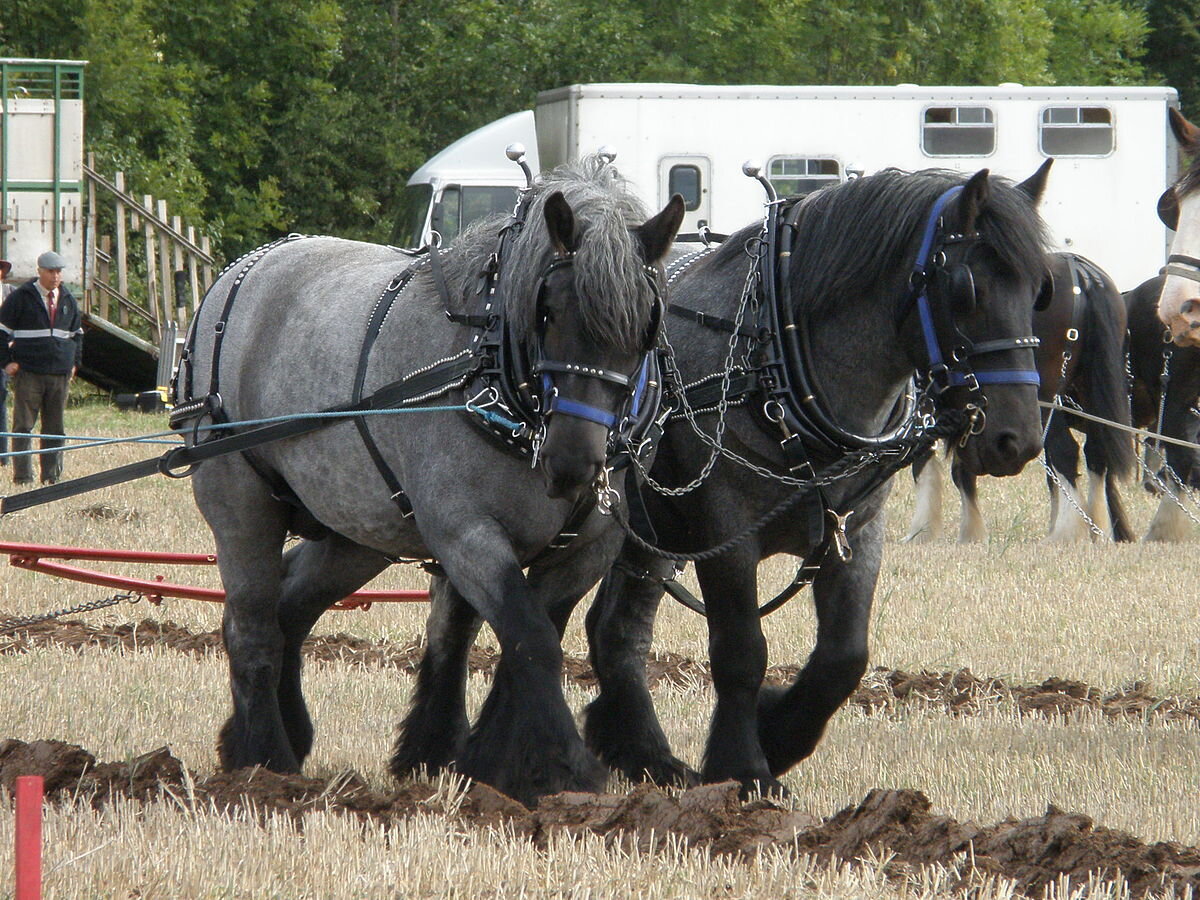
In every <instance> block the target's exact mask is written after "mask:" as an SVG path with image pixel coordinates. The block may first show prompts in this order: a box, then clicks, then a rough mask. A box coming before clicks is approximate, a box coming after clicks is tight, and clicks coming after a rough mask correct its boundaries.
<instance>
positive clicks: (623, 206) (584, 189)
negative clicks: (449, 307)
mask: <svg viewBox="0 0 1200 900" xmlns="http://www.w3.org/2000/svg"><path fill="white" fill-rule="evenodd" d="M532 191H533V196H532V200H531V202H530V205H529V209H528V211H527V213H526V216H525V225H524V227H523V228H522V229H521V231H520V233H519V234H517V235H516V236H515V238H514V239H513V240H512V241H511V242H510V243H509V245H508V248H507V250H506V255H505V258H504V260H503V261H502V263H501V265H502V270H501V273H500V282H501V285H502V288H501V290H502V292H503V295H504V298H505V301H504V302H505V311H506V313H507V315H508V316H509V321H510V322H511V323H512V327H513V328H514V329H515V330H516V333H517V334H518V335H519V336H520V337H521V338H524V337H525V336H526V335H527V333H528V332H529V331H530V330H531V329H532V328H533V326H534V324H535V322H534V319H535V317H536V315H537V296H536V290H537V284H538V280H539V279H540V277H541V275H542V273H543V271H544V270H545V268H546V266H547V265H548V264H549V263H550V261H551V260H552V259H553V258H554V248H553V247H552V246H551V242H550V236H549V233H548V231H547V229H546V220H545V217H544V215H543V209H544V207H545V205H546V200H547V199H548V198H549V197H550V196H551V195H552V194H553V193H554V192H555V191H561V192H562V194H563V197H564V198H565V199H566V201H567V203H569V204H570V206H571V211H572V212H573V213H574V215H575V233H576V235H577V239H578V242H579V246H578V249H577V250H576V253H575V258H574V259H575V264H574V271H575V289H576V293H577V294H578V296H579V302H580V303H581V304H582V310H581V312H582V319H583V324H584V330H585V332H586V334H587V336H588V337H589V338H590V339H591V340H592V341H594V342H596V343H598V344H601V345H604V346H610V347H613V348H614V349H617V350H619V351H621V352H628V353H633V352H637V351H638V350H639V349H641V344H642V342H643V340H644V335H645V333H646V330H647V328H648V327H649V324H650V315H651V312H652V308H653V307H652V304H653V298H652V292H651V290H650V287H649V285H648V284H647V282H646V278H645V275H644V274H643V267H644V265H645V263H644V261H643V259H642V256H641V251H640V249H639V246H638V242H637V238H636V237H635V235H634V234H633V232H632V231H631V229H633V228H635V227H637V226H638V225H641V224H642V223H643V222H644V221H645V220H646V219H647V218H648V214H647V213H646V210H645V207H644V206H643V205H642V203H641V201H640V200H638V199H637V197H636V196H635V195H634V194H633V191H632V190H631V188H630V187H629V184H628V182H626V180H625V179H624V178H622V177H621V175H620V174H619V173H618V172H617V170H616V169H615V168H613V166H612V165H610V164H606V163H605V161H604V160H603V159H601V158H600V157H598V156H588V157H585V158H584V159H582V160H580V161H579V162H578V163H575V164H566V165H562V166H559V167H557V168H555V169H553V170H552V171H550V172H546V173H543V174H542V175H539V176H538V177H537V178H536V179H535V181H534V185H533V188H532ZM507 221H508V217H505V216H493V217H490V218H488V219H485V220H483V221H481V222H478V223H475V224H474V225H472V226H470V227H468V228H467V229H465V230H464V231H463V233H462V235H460V237H459V239H458V241H456V242H455V244H454V246H453V247H452V248H451V251H450V252H448V253H447V254H446V257H445V271H446V280H447V286H448V288H449V290H450V293H451V296H452V297H455V298H461V299H462V301H463V302H464V303H470V297H471V296H472V295H473V294H474V292H475V290H476V288H477V287H478V284H479V274H480V272H482V271H483V269H484V266H485V265H486V263H487V260H488V257H489V256H491V254H492V253H493V252H494V251H495V249H496V247H497V242H498V238H499V233H500V229H501V228H502V227H503V226H504V224H505V223H506V222H507Z"/></svg>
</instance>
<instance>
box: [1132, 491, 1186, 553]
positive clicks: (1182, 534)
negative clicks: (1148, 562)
mask: <svg viewBox="0 0 1200 900" xmlns="http://www.w3.org/2000/svg"><path fill="white" fill-rule="evenodd" d="M1164 480H1165V481H1166V486H1165V490H1164V491H1163V494H1162V498H1161V499H1160V500H1159V501H1158V509H1157V510H1155V511H1154V518H1153V519H1151V520H1150V527H1149V528H1147V529H1146V537H1145V538H1144V540H1147V541H1161V542H1163V543H1179V542H1180V541H1185V540H1187V538H1188V535H1189V533H1190V532H1191V524H1190V522H1189V521H1188V517H1187V513H1186V512H1184V510H1183V507H1182V506H1181V505H1180V504H1182V503H1183V502H1185V500H1184V498H1182V497H1180V496H1179V493H1178V492H1179V488H1178V487H1177V486H1176V485H1175V484H1173V483H1172V482H1171V480H1170V478H1169V476H1168V478H1167V479H1164Z"/></svg>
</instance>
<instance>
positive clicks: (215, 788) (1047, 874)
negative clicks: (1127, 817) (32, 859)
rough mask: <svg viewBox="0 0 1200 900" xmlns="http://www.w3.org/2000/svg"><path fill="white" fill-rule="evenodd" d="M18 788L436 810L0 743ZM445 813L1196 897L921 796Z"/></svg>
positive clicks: (287, 782)
mask: <svg viewBox="0 0 1200 900" xmlns="http://www.w3.org/2000/svg"><path fill="white" fill-rule="evenodd" d="M20 775H41V776H43V778H44V779H45V784H46V792H47V797H48V800H49V802H51V803H69V802H80V803H87V804H90V805H91V806H92V807H94V808H101V807H103V806H104V805H105V804H107V803H109V802H110V801H111V800H112V799H113V798H114V797H127V798H131V799H134V800H137V801H140V802H144V803H151V802H156V801H167V802H171V803H175V804H179V805H181V806H183V807H185V808H195V809H199V810H205V809H213V810H217V811H221V810H227V809H230V808H237V809H246V810H251V811H253V812H254V814H255V815H258V816H263V815H266V814H267V813H277V814H281V815H284V816H288V817H291V818H292V819H293V821H294V822H295V824H296V826H297V827H298V828H303V827H304V814H305V813H306V812H308V811H312V810H332V811H336V812H340V813H344V814H347V815H353V816H358V817H363V818H369V819H372V820H374V821H376V822H379V823H383V824H388V823H392V822H397V821H400V820H402V819H404V818H406V817H408V816H411V815H413V814H414V813H416V812H417V811H418V810H421V811H424V812H429V811H430V810H431V808H436V807H435V806H434V805H433V804H434V803H435V802H436V801H435V800H434V798H435V794H436V793H437V791H436V789H435V788H434V787H433V786H432V785H430V784H428V783H423V782H406V783H404V784H401V785H400V786H399V787H398V789H397V790H396V791H393V792H379V791H374V790H372V789H371V788H370V787H369V786H368V785H367V784H366V782H364V781H363V779H362V778H361V777H359V776H358V775H356V774H355V773H352V772H351V773H345V774H342V775H339V776H337V777H336V778H332V779H318V778H307V777H304V776H300V775H279V774H276V773H272V772H266V771H263V770H261V769H243V770H240V771H237V772H231V773H218V774H214V775H211V776H209V777H206V778H205V777H199V776H197V775H195V774H191V775H190V781H191V784H190V785H189V783H188V780H189V779H188V775H187V774H186V773H185V772H184V768H183V765H182V764H181V763H180V762H179V760H177V759H175V758H174V757H173V756H172V755H171V754H170V753H169V752H168V751H167V750H166V749H165V748H164V749H159V750H154V751H150V752H149V753H145V754H143V755H141V756H138V757H136V758H134V759H133V760H132V761H129V762H117V763H113V762H97V760H96V759H95V757H94V756H92V754H90V753H88V752H87V751H86V750H84V749H83V748H82V747H78V746H75V745H71V744H66V743H62V742H59V741H34V742H31V743H25V742H23V741H19V740H13V739H9V740H4V741H0V785H2V786H3V787H4V788H6V789H7V790H8V791H9V792H10V794H11V791H12V788H13V784H14V782H15V779H16V778H17V777H18V776H20ZM445 812H446V814H447V815H449V816H452V817H454V818H455V819H457V820H459V821H461V822H463V823H464V824H467V825H474V826H483V827H486V826H490V825H498V824H505V825H508V826H509V827H511V828H512V831H513V833H515V834H516V835H518V836H521V837H523V838H524V839H528V840H531V841H533V842H535V843H536V844H538V845H539V846H542V845H544V844H545V843H546V841H547V839H548V837H549V836H550V835H551V834H552V833H554V832H555V831H558V830H562V829H566V830H568V831H573V832H584V831H590V832H593V833H595V834H599V835H602V836H604V837H605V838H606V839H608V840H611V841H614V842H622V843H624V844H636V845H638V846H639V847H640V848H641V849H642V850H643V851H651V850H652V849H653V847H654V846H655V844H654V842H655V841H656V840H657V841H658V845H659V846H661V844H662V838H663V836H664V835H674V836H677V837H679V838H682V839H683V840H685V841H686V842H687V843H688V844H690V845H691V846H693V847H696V848H700V849H704V850H708V851H710V852H712V853H715V854H721V855H728V856H733V857H737V858H749V857H752V856H753V854H755V853H757V852H758V851H759V850H762V849H764V848H782V849H784V850H785V851H786V852H794V853H806V854H811V855H813V856H815V857H817V858H818V859H822V860H827V861H854V860H856V859H859V858H862V857H863V856H864V855H869V856H870V857H871V858H873V859H875V860H878V859H888V860H889V861H888V863H887V869H888V874H890V875H893V876H898V877H903V876H904V875H905V874H906V873H908V872H910V871H911V870H912V869H913V868H914V867H918V866H923V865H930V864H940V865H942V866H945V867H947V868H949V869H950V870H951V871H952V872H954V873H955V874H956V876H957V878H958V880H959V885H957V886H959V887H962V888H964V889H969V888H971V887H972V886H973V885H977V884H979V883H980V882H981V880H983V879H985V878H988V877H994V876H1002V877H1005V878H1010V879H1012V880H1014V881H1015V882H1016V884H1017V885H1018V887H1019V889H1020V890H1021V891H1022V892H1023V893H1025V894H1026V895H1028V896H1031V897H1032V896H1039V895H1040V894H1041V892H1042V890H1043V889H1044V888H1045V887H1046V886H1047V885H1050V884H1052V883H1054V882H1061V881H1063V880H1065V881H1067V882H1068V883H1071V884H1081V883H1086V882H1087V880H1088V879H1089V877H1091V876H1094V875H1096V874H1100V875H1101V876H1103V877H1104V878H1106V879H1112V880H1123V881H1125V882H1126V883H1128V885H1129V887H1130V889H1131V892H1132V894H1133V895H1134V896H1135V897H1137V896H1142V895H1144V894H1146V893H1147V892H1149V891H1157V892H1161V891H1164V889H1165V890H1169V891H1170V892H1171V893H1173V894H1174V895H1176V896H1181V897H1182V896H1184V895H1185V893H1186V892H1187V891H1188V890H1189V889H1191V890H1192V891H1197V890H1200V849H1197V848H1194V847H1185V846H1182V845H1179V844H1176V843H1162V842H1160V843H1156V844H1146V843H1144V842H1142V841H1140V840H1138V839H1137V838H1135V837H1133V836H1131V835H1129V834H1126V833H1124V832H1120V831H1115V830H1112V829H1108V828H1104V827H1101V826H1097V825H1095V824H1094V823H1093V822H1092V820H1091V819H1089V818H1088V817H1087V816H1082V815H1072V814H1070V813H1066V812H1063V811H1061V810H1058V809H1055V808H1054V807H1050V808H1048V809H1047V810H1046V813H1045V814H1044V815H1041V816H1037V817H1034V818H1029V819H1022V820H1016V819H1005V820H1004V821H1002V822H998V823H996V824H994V825H986V826H979V825H976V824H974V823H972V822H959V821H957V820H955V819H952V818H949V817H947V816H939V815H935V814H933V813H932V812H931V804H930V801H929V800H928V799H927V798H926V797H925V796H924V795H923V794H922V793H920V792H919V791H908V790H880V789H877V790H873V791H871V792H870V793H869V794H868V795H867V796H866V797H865V798H864V799H863V801H862V802H861V803H859V804H858V805H857V806H853V807H847V808H846V809H843V810H842V811H841V812H839V813H837V814H835V815H833V816H830V817H829V818H827V819H824V820H819V819H816V818H814V817H813V816H811V815H808V814H806V813H802V812H797V811H794V810H789V809H785V808H783V807H780V806H777V805H775V804H773V803H770V802H768V801H764V800H757V801H753V802H750V803H743V802H741V801H739V799H738V790H737V786H736V785H734V784H732V783H730V784H717V785H706V786H704V787H700V788H695V789H692V790H688V791H684V792H682V793H677V794H671V793H666V792H664V791H661V790H659V789H657V788H653V787H650V786H647V785H642V786H639V787H637V788H634V789H633V790H632V791H630V792H629V793H628V794H625V795H614V794H557V795H554V796H551V797H546V798H544V799H543V800H542V802H541V804H540V805H539V806H538V807H537V808H536V809H533V810H528V809H526V808H525V807H523V806H521V805H520V804H518V803H516V802H515V801H513V800H510V799H509V798H507V797H505V796H503V795H502V794H499V793H497V792H495V791H493V790H491V789H490V788H488V787H486V786H484V785H478V784H476V785H473V786H471V787H470V788H469V790H468V792H467V794H466V796H465V797H463V798H462V801H461V802H456V803H453V804H448V805H447V807H446V810H445Z"/></svg>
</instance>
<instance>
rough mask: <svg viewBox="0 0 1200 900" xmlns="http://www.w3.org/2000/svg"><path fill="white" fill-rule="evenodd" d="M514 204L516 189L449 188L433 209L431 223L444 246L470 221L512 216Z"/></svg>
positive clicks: (483, 186) (499, 186) (480, 186)
mask: <svg viewBox="0 0 1200 900" xmlns="http://www.w3.org/2000/svg"><path fill="white" fill-rule="evenodd" d="M516 202H517V189H516V188H515V187H511V186H508V185H491V184H488V185H462V186H459V185H448V186H447V187H446V188H445V189H444V190H443V191H442V197H441V200H439V201H438V203H437V206H435V207H434V210H433V217H432V219H431V224H432V226H433V229H434V230H435V231H437V232H438V234H440V235H441V236H442V245H443V246H445V245H447V244H450V243H452V242H453V241H455V240H457V239H458V236H459V235H460V234H461V233H462V231H463V229H464V228H466V227H467V226H468V225H470V224H472V223H473V222H477V221H479V220H480V219H485V218H487V217H488V216H492V215H496V214H502V215H507V214H508V213H511V212H512V211H513V206H514V205H515V204H516Z"/></svg>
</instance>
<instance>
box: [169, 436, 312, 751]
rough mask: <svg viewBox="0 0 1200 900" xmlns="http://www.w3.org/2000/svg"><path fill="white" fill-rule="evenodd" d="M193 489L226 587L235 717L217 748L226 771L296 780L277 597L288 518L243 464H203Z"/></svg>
mask: <svg viewBox="0 0 1200 900" xmlns="http://www.w3.org/2000/svg"><path fill="white" fill-rule="evenodd" d="M192 489H193V492H194V493H195V497H196V505H197V506H198V507H199V508H200V512H201V513H202V514H203V515H204V518H205V519H206V520H207V522H208V524H209V527H210V528H211V529H212V532H213V537H214V538H215V539H216V544H217V561H218V567H219V569H220V572H221V581H222V583H223V584H224V586H225V607H224V612H223V614H222V622H221V629H222V635H223V637H224V641H225V651H226V653H227V655H228V657H229V683H230V691H231V693H232V696H233V714H232V715H231V716H230V717H229V719H228V720H227V721H226V722H225V725H224V726H223V727H222V728H221V733H220V737H219V738H218V742H217V749H218V754H219V756H220V760H221V766H222V768H224V769H225V770H227V771H229V770H233V769H240V768H243V767H245V766H264V767H265V768H268V769H271V770H274V771H277V772H298V771H299V770H300V761H299V760H298V759H297V758H296V753H295V751H294V750H293V749H292V743H291V740H290V739H289V737H288V734H287V731H286V729H285V728H284V725H283V719H282V716H281V714H280V710H279V676H280V672H281V670H282V666H283V632H282V630H281V629H280V627H279V597H280V588H281V582H282V577H283V554H282V549H283V541H284V538H285V537H286V535H287V525H288V521H289V519H290V517H291V510H290V509H289V508H288V507H287V506H286V505H285V504H283V503H281V502H279V501H278V500H275V499H274V498H273V497H272V496H271V491H270V489H269V487H268V486H267V485H266V483H265V482H264V481H263V480H262V479H261V478H259V476H258V475H257V474H256V473H255V472H254V471H253V470H252V469H251V468H250V466H249V464H248V463H247V462H246V461H245V460H244V459H242V458H241V457H240V456H229V457H225V458H223V459H219V460H210V461H209V462H206V463H205V464H204V465H202V466H201V467H200V468H199V469H198V470H197V472H196V474H195V475H194V476H193V477H192Z"/></svg>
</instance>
